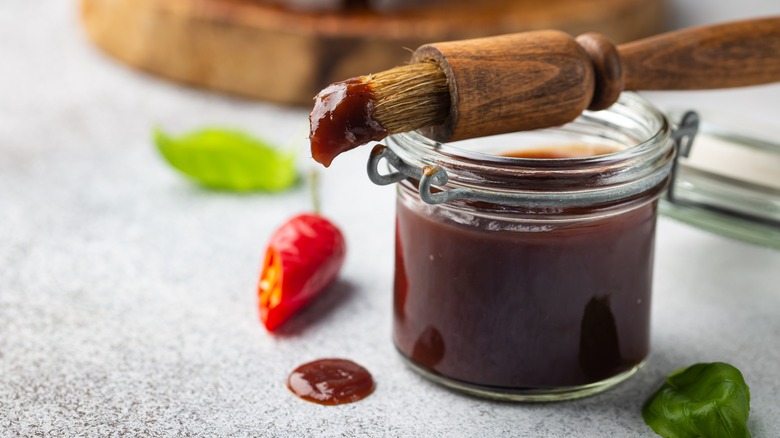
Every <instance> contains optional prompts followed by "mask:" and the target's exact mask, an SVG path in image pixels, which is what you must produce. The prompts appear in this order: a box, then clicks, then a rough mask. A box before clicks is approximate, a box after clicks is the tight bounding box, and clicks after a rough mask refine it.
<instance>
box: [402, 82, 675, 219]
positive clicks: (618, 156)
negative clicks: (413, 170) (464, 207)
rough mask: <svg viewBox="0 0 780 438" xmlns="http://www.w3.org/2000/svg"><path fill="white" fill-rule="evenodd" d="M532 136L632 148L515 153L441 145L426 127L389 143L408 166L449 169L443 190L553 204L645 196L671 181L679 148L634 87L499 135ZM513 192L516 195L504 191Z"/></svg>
mask: <svg viewBox="0 0 780 438" xmlns="http://www.w3.org/2000/svg"><path fill="white" fill-rule="evenodd" d="M528 135H533V136H537V137H539V138H545V137H549V138H552V137H556V136H559V137H560V136H563V137H571V138H580V139H587V141H588V142H591V143H594V144H596V143H598V142H601V141H603V142H610V143H614V144H620V145H622V146H624V148H623V149H621V150H618V151H615V152H611V153H606V154H602V155H593V156H587V157H575V158H525V157H508V156H501V155H497V154H491V153H485V152H481V151H478V150H471V149H466V148H463V147H461V144H463V143H462V142H455V143H451V144H446V143H439V142H436V141H434V140H431V139H429V138H427V137H425V136H424V135H422V134H420V133H419V132H412V133H402V134H395V135H393V136H390V137H388V146H389V149H390V150H391V151H392V152H393V153H394V154H395V155H397V156H398V158H399V159H400V160H401V161H402V162H404V163H405V165H409V166H413V167H417V168H424V167H425V166H434V167H436V168H441V169H443V170H444V171H445V172H446V177H445V178H439V179H438V181H442V180H444V181H446V184H444V185H440V187H438V189H439V190H446V189H447V188H448V187H449V188H462V189H465V190H470V191H472V192H473V191H476V192H478V193H482V192H485V193H486V195H485V196H487V197H489V195H491V194H493V195H495V194H498V195H499V199H501V201H500V202H499V203H504V202H506V200H507V199H508V198H518V199H519V200H518V202H517V204H524V203H525V202H524V201H523V200H524V199H525V200H527V202H528V203H530V204H533V205H545V206H572V205H592V204H593V203H599V202H607V203H611V202H616V201H619V200H620V199H625V198H629V197H634V196H637V195H638V194H641V193H644V192H647V191H648V190H650V189H653V188H657V187H658V186H660V185H665V182H666V180H667V178H668V175H669V173H670V170H671V166H672V163H673V161H674V154H675V146H674V141H673V139H672V136H671V128H670V125H669V122H668V121H667V119H666V117H665V116H664V115H663V114H662V113H661V112H660V111H659V110H658V109H657V108H655V106H653V105H652V104H651V103H650V102H649V101H647V100H646V99H644V98H642V97H640V96H638V95H636V94H635V93H630V92H626V93H623V94H622V95H621V97H620V99H619V100H618V102H616V103H615V104H614V105H613V106H612V107H610V108H608V109H606V110H602V111H586V112H585V113H583V114H582V115H581V116H580V117H578V118H577V119H576V120H575V121H573V122H571V123H568V124H565V125H562V126H559V127H554V128H548V129H542V130H536V131H526V132H519V133H513V134H503V135H501V136H495V138H496V139H499V140H500V139H501V138H510V137H512V136H514V138H517V139H519V138H523V136H528ZM484 139H485V138H483V139H476V141H485V140H484ZM434 184H436V182H434ZM657 191H659V192H660V190H657ZM507 193H509V194H510V196H509V197H507V196H503V195H505V194H507ZM462 199H463V198H462ZM465 199H467V198H465ZM426 202H427V201H426ZM488 202H492V201H488Z"/></svg>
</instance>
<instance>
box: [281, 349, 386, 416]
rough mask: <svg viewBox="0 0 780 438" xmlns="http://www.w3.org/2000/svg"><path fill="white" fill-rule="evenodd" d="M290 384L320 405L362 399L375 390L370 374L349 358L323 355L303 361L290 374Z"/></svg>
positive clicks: (300, 394)
mask: <svg viewBox="0 0 780 438" xmlns="http://www.w3.org/2000/svg"><path fill="white" fill-rule="evenodd" d="M287 387H288V388H289V389H290V391H292V392H293V393H294V394H295V395H297V396H298V397H300V398H302V399H304V400H307V401H310V402H313V403H319V404H321V405H340V404H344V403H352V402H356V401H358V400H362V399H364V398H366V397H367V396H369V395H370V394H371V393H372V392H374V388H375V387H376V385H375V384H374V379H373V378H372V377H371V374H370V373H369V372H368V370H366V369H365V368H363V367H362V366H360V365H358V364H356V363H355V362H352V361H350V360H346V359H320V360H315V361H314V362H309V363H306V364H303V365H301V366H299V367H298V368H296V369H295V371H293V372H292V373H290V376H289V377H288V378H287Z"/></svg>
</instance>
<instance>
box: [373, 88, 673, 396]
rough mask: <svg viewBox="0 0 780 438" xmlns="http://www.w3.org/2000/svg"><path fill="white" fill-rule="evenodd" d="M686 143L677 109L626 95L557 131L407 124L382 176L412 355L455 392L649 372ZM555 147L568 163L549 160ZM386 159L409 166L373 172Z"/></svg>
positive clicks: (396, 321) (581, 386) (400, 333)
mask: <svg viewBox="0 0 780 438" xmlns="http://www.w3.org/2000/svg"><path fill="white" fill-rule="evenodd" d="M674 145H675V142H674V140H673V138H672V131H671V128H670V126H669V124H668V123H667V120H666V119H665V118H664V116H663V115H662V114H661V113H660V112H659V111H657V110H656V109H655V108H654V107H653V106H652V105H651V104H649V103H648V102H647V101H645V100H644V99H642V98H640V97H639V96H637V95H634V94H631V93H624V94H623V96H622V97H621V99H620V100H619V101H618V102H617V103H616V104H615V105H613V106H612V107H611V108H610V109H608V110H604V111H598V112H586V113H584V114H583V115H582V116H580V117H579V118H578V119H577V120H575V121H574V122H572V123H569V124H567V125H564V126H561V127H557V128H552V129H546V130H538V131H532V132H522V133H515V134H507V135H501V136H495V137H485V138H480V139H474V140H467V141H461V142H457V143H452V144H441V143H437V142H434V141H432V140H430V139H428V138H426V137H424V136H422V135H421V134H419V133H406V134H400V135H395V136H392V137H391V138H389V139H388V147H387V148H385V147H383V146H378V147H377V148H375V150H374V153H372V159H371V162H370V163H369V175H370V176H371V178H372V180H374V182H377V183H380V184H387V183H390V182H398V195H397V222H396V257H395V263H396V266H395V284H394V317H393V339H394V342H395V345H396V347H397V349H398V351H399V352H400V353H401V355H402V356H403V357H404V358H405V359H406V360H407V361H408V363H409V364H410V365H411V366H412V367H413V368H414V369H415V370H417V371H419V372H420V373H422V374H423V375H425V376H427V377H428V378H430V379H432V380H434V381H437V382H439V383H442V384H444V385H446V386H449V387H452V388H456V389H459V390H462V391H466V392H468V393H472V394H476V395H481V396H488V397H492V398H499V399H508V400H520V401H537V400H539V401H541V400H562V399H569V398H576V397H581V396H586V395H590V394H593V393H596V392H599V391H602V390H604V389H607V388H609V387H611V386H613V385H615V384H617V383H619V382H621V381H623V380H624V379H626V378H628V377H629V376H630V375H632V374H633V373H634V372H636V370H637V369H638V368H639V367H640V366H641V365H642V364H643V362H644V360H645V358H646V356H647V354H648V351H649V342H650V306H651V289H652V277H653V275H652V274H653V249H654V240H655V223H656V210H657V202H658V197H659V195H660V194H661V192H662V191H663V189H664V188H665V186H666V185H667V183H668V180H669V175H670V170H671V169H672V165H673V162H674V154H675V146H674ZM540 148H541V149H540ZM604 152H608V153H604ZM594 153H598V154H600V155H593V154H594ZM580 155H586V156H580ZM551 156H563V157H569V158H538V157H551ZM528 157H536V158H528ZM382 158H386V159H387V160H388V161H389V162H390V164H391V166H392V167H393V168H395V169H397V170H399V171H398V172H396V173H393V174H390V175H380V174H379V173H378V172H377V171H372V166H376V165H377V164H378V161H379V160H381V159H382ZM373 168H374V169H375V167H373Z"/></svg>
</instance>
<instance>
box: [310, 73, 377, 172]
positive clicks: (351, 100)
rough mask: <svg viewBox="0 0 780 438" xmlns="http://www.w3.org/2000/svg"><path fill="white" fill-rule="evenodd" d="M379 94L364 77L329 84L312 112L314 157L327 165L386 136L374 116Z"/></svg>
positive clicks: (311, 139)
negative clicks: (349, 151)
mask: <svg viewBox="0 0 780 438" xmlns="http://www.w3.org/2000/svg"><path fill="white" fill-rule="evenodd" d="M375 102H376V94H375V93H374V91H373V90H372V89H371V86H370V85H369V84H368V83H366V82H364V81H363V80H362V79H361V78H353V79H347V80H346V81H341V82H336V83H334V84H331V85H329V86H328V87H326V88H325V89H324V90H322V91H320V92H319V94H317V96H316V97H315V98H314V109H313V110H312V112H311V114H310V115H309V124H310V131H309V141H310V142H311V155H312V157H313V158H314V159H315V160H316V161H317V162H319V163H321V164H322V165H324V166H325V167H328V166H330V163H331V162H332V161H333V159H334V158H336V156H337V155H339V154H341V153H342V152H346V151H348V150H350V149H354V148H356V147H358V146H360V145H362V144H364V143H368V142H369V141H372V140H381V139H383V138H385V137H386V136H387V130H386V129H385V128H384V126H382V124H381V123H379V122H377V121H376V120H375V119H374V117H373V115H374V104H375Z"/></svg>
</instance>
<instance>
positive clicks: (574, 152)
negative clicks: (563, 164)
mask: <svg viewBox="0 0 780 438" xmlns="http://www.w3.org/2000/svg"><path fill="white" fill-rule="evenodd" d="M619 150H621V149H620V148H619V147H617V146H610V145H601V144H584V143H582V144H579V143H575V144H567V145H561V146H555V147H549V146H547V147H539V148H529V149H522V150H517V151H511V152H506V153H502V154H500V155H503V156H505V157H514V158H543V159H561V158H584V157H593V156H596V155H604V154H611V153H613V152H617V151H619Z"/></svg>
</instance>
